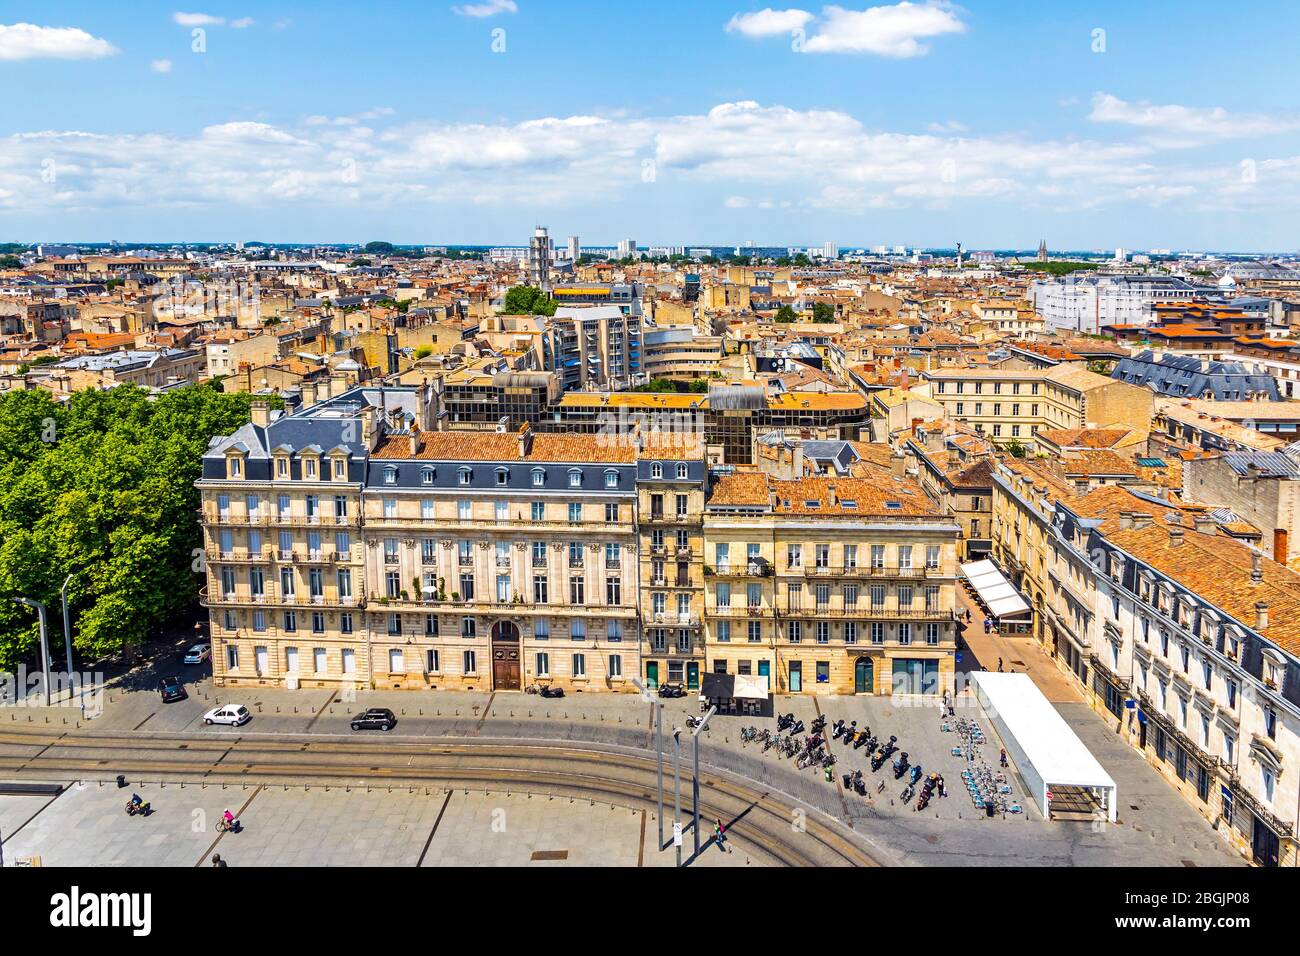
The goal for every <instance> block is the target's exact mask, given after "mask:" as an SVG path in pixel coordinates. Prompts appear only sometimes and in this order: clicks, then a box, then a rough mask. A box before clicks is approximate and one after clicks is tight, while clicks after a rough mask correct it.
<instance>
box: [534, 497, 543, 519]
mask: <svg viewBox="0 0 1300 956" xmlns="http://www.w3.org/2000/svg"><path fill="white" fill-rule="evenodd" d="M532 520H533V521H545V520H546V504H545V503H544V502H541V501H534V502H533V503H532Z"/></svg>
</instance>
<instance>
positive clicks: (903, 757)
mask: <svg viewBox="0 0 1300 956" xmlns="http://www.w3.org/2000/svg"><path fill="white" fill-rule="evenodd" d="M907 767H908V763H907V751H906V750H904V751H903V752H902V753H901V754H899V755H898V759H897V760H895V761H894V779H895V780H901V779H902V778H903V774H905V773H907Z"/></svg>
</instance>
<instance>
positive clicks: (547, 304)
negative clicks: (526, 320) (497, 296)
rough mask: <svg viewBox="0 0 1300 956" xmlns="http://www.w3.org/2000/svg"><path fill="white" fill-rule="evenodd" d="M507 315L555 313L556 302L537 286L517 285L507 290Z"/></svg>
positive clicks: (503, 306)
mask: <svg viewBox="0 0 1300 956" xmlns="http://www.w3.org/2000/svg"><path fill="white" fill-rule="evenodd" d="M501 311H502V313H503V314H505V315H554V314H555V302H554V300H552V299H551V298H550V297H549V296H548V295H547V294H546V293H545V292H543V291H542V290H541V289H539V288H537V287H536V286H531V285H517V286H513V287H512V288H510V289H509V290H507V291H506V298H505V302H504V304H503V305H502V307H501Z"/></svg>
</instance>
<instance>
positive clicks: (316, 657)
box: [311, 647, 326, 674]
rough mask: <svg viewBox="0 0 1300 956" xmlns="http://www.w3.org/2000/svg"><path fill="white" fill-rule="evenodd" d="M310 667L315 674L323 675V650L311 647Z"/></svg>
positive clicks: (324, 666)
mask: <svg viewBox="0 0 1300 956" xmlns="http://www.w3.org/2000/svg"><path fill="white" fill-rule="evenodd" d="M311 662H312V663H311V666H312V670H314V671H315V672H316V673H317V674H324V673H325V668H326V664H325V648H323V647H313V648H312V651H311Z"/></svg>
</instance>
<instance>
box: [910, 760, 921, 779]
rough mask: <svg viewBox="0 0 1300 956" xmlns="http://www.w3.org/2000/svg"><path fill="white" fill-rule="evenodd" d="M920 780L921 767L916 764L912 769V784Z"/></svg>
mask: <svg viewBox="0 0 1300 956" xmlns="http://www.w3.org/2000/svg"><path fill="white" fill-rule="evenodd" d="M920 779H921V766H920V764H917V765H915V766H913V767H912V783H914V784H915V783H917V782H918V781H919V780H920Z"/></svg>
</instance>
